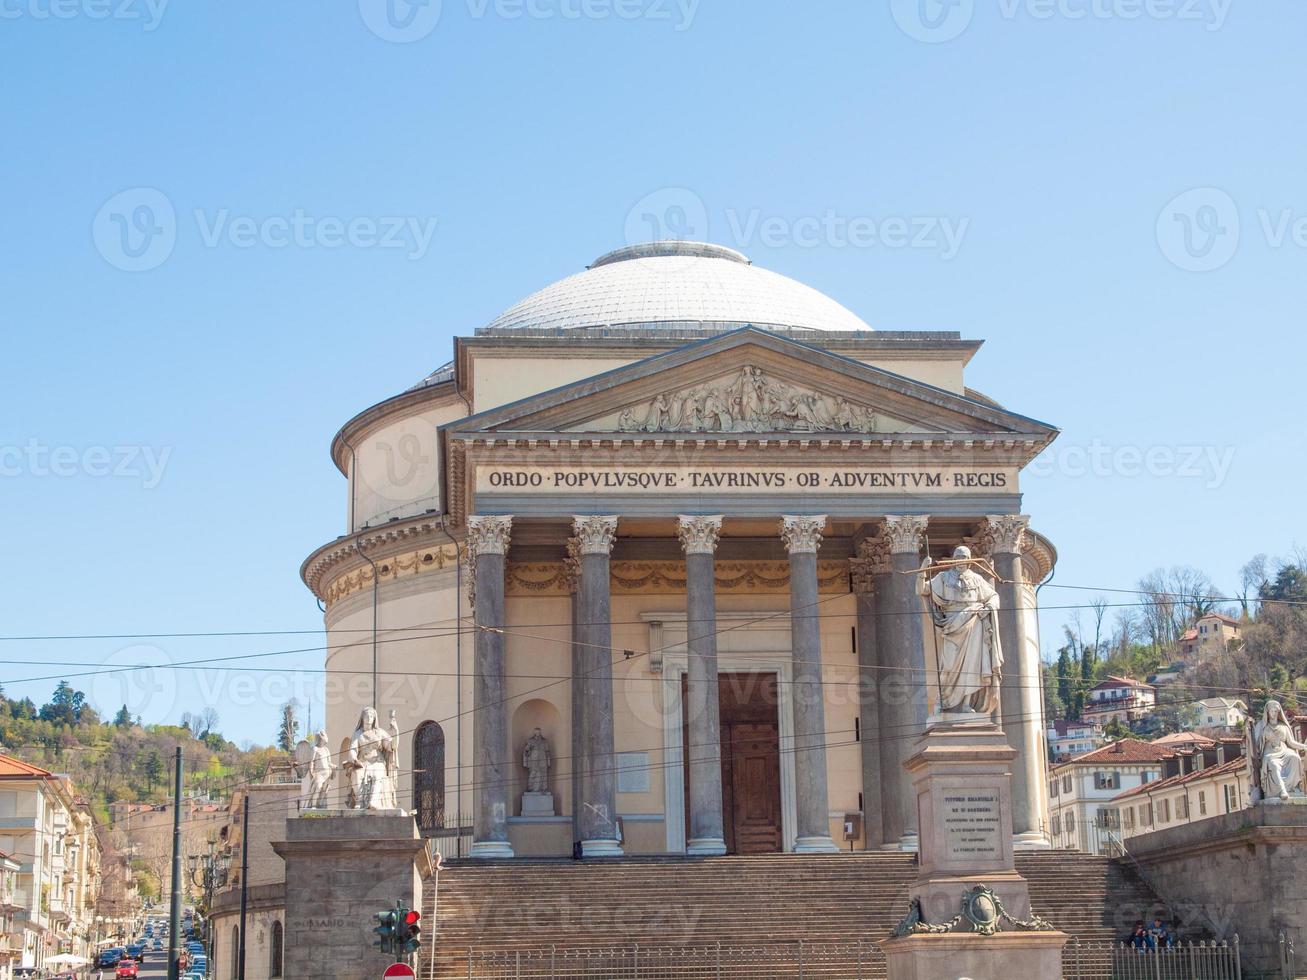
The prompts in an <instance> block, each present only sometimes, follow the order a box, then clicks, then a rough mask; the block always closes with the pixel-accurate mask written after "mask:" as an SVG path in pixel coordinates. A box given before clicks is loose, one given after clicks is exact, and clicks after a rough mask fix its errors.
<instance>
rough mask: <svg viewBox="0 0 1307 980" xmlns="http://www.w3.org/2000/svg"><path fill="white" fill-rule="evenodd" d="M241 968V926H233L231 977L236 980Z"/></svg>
mask: <svg viewBox="0 0 1307 980" xmlns="http://www.w3.org/2000/svg"><path fill="white" fill-rule="evenodd" d="M240 969H241V927H240V926H233V927H232V930H231V977H232V980H236V978H237V977H238V976H240Z"/></svg>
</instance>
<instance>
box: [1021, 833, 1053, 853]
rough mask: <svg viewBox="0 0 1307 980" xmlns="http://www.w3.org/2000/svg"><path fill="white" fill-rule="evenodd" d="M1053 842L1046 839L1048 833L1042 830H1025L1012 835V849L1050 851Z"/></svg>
mask: <svg viewBox="0 0 1307 980" xmlns="http://www.w3.org/2000/svg"><path fill="white" fill-rule="evenodd" d="M1052 849H1053V842H1052V841H1051V840H1049V839H1048V835H1047V834H1045V833H1044V832H1043V831H1042V830H1027V831H1025V832H1024V833H1020V834H1013V835H1012V850H1014V851H1051V850H1052Z"/></svg>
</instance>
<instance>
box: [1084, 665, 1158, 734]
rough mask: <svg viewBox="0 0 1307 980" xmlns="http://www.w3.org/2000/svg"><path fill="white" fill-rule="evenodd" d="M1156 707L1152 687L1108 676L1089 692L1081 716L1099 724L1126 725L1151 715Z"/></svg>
mask: <svg viewBox="0 0 1307 980" xmlns="http://www.w3.org/2000/svg"><path fill="white" fill-rule="evenodd" d="M1156 705H1157V690H1156V688H1154V687H1153V686H1152V685H1151V684H1145V683H1144V682H1143V681H1137V680H1135V679H1134V678H1131V677H1108V678H1106V679H1105V680H1103V681H1100V682H1099V683H1098V684H1095V685H1094V686H1093V687H1092V688H1091V689H1090V691H1089V695H1088V698H1087V699H1086V701H1085V709H1084V711H1083V712H1082V716H1083V717H1084V719H1085V721H1093V722H1097V723H1098V724H1100V725H1106V724H1107V723H1108V722H1109V721H1119V722H1121V724H1123V725H1128V724H1129V723H1130V722H1132V721H1138V720H1139V719H1140V718H1144V717H1146V716H1148V715H1150V714H1152V711H1153V708H1154V707H1156Z"/></svg>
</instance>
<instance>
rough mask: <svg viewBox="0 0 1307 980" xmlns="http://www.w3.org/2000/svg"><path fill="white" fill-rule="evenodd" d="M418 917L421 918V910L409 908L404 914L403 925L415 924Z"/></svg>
mask: <svg viewBox="0 0 1307 980" xmlns="http://www.w3.org/2000/svg"><path fill="white" fill-rule="evenodd" d="M420 918H422V913H421V912H419V911H418V910H417V909H410V910H409V913H408V914H407V915H406V916H404V925H406V926H415V925H417V923H418V919H420Z"/></svg>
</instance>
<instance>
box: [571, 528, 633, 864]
mask: <svg viewBox="0 0 1307 980" xmlns="http://www.w3.org/2000/svg"><path fill="white" fill-rule="evenodd" d="M572 533H573V534H575V535H576V537H577V540H578V542H579V543H580V552H581V587H580V589H579V591H578V592H577V603H576V606H577V610H576V612H577V618H576V637H577V640H576V642H577V652H578V654H579V656H578V657H577V659H578V660H579V661H580V663H581V665H582V667H583V671H582V680H581V702H582V705H583V707H582V709H581V721H582V724H583V726H584V727H583V729H582V732H581V741H582V743H583V744H582V751H581V755H582V759H581V760H580V762H581V800H580V804H581V820H580V824H581V855H582V856H583V857H617V856H620V855H621V853H622V845H621V844H620V843H619V842H618V840H617V775H616V772H615V771H614V770H615V768H616V764H617V760H616V758H615V757H614V754H613V649H612V646H613V627H612V594H611V592H610V582H609V555H610V554H611V553H612V550H613V541H614V539H615V538H616V537H617V518H616V517H596V516H584V517H575V518H573V519H572Z"/></svg>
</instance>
